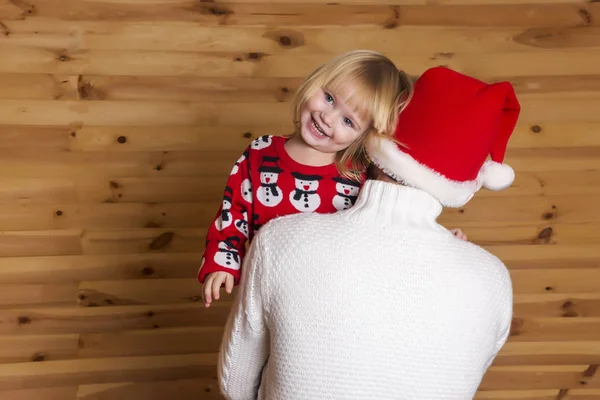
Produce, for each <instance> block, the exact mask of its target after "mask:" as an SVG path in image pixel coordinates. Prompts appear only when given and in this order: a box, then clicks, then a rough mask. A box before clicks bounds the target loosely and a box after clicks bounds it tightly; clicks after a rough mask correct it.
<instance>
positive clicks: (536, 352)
mask: <svg viewBox="0 0 600 400" xmlns="http://www.w3.org/2000/svg"><path fill="white" fill-rule="evenodd" d="M599 362H600V342H586V341H577V342H513V341H509V342H507V343H506V344H505V345H504V347H503V348H502V350H500V353H499V354H498V356H497V357H496V359H495V360H494V364H493V365H494V366H509V365H522V366H525V365H582V364H598V363H599Z"/></svg>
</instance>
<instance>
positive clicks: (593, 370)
mask: <svg viewBox="0 0 600 400" xmlns="http://www.w3.org/2000/svg"><path fill="white" fill-rule="evenodd" d="M598 367H599V365H598V364H591V365H590V366H589V367H588V369H586V370H585V371H584V372H583V376H585V377H586V378H591V377H593V376H594V375H596V372H598Z"/></svg>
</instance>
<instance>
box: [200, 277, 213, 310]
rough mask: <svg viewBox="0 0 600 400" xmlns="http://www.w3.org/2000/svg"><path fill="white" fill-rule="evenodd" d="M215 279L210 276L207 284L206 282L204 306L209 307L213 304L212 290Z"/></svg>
mask: <svg viewBox="0 0 600 400" xmlns="http://www.w3.org/2000/svg"><path fill="white" fill-rule="evenodd" d="M213 280H214V277H213V276H209V277H208V279H207V280H206V282H204V291H203V293H204V306H206V307H209V306H210V303H212V298H211V289H212V283H213Z"/></svg>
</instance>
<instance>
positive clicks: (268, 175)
mask: <svg viewBox="0 0 600 400" xmlns="http://www.w3.org/2000/svg"><path fill="white" fill-rule="evenodd" d="M278 176H279V174H276V173H274V172H261V173H260V183H262V184H266V185H268V184H273V183H277V177H278Z"/></svg>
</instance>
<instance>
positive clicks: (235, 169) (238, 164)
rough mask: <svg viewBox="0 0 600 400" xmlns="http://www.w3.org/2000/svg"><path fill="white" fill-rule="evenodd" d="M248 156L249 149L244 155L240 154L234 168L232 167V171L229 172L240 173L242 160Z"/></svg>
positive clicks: (232, 173)
mask: <svg viewBox="0 0 600 400" xmlns="http://www.w3.org/2000/svg"><path fill="white" fill-rule="evenodd" d="M247 157H248V150H245V151H244V152H243V153H242V155H241V156H240V158H238V160H237V161H236V162H235V164H234V165H233V168H232V169H231V173H230V174H229V175H230V176H231V175H235V174H237V173H238V171H239V170H240V164H241V163H242V162H244V160H245V159H246V158H247Z"/></svg>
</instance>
